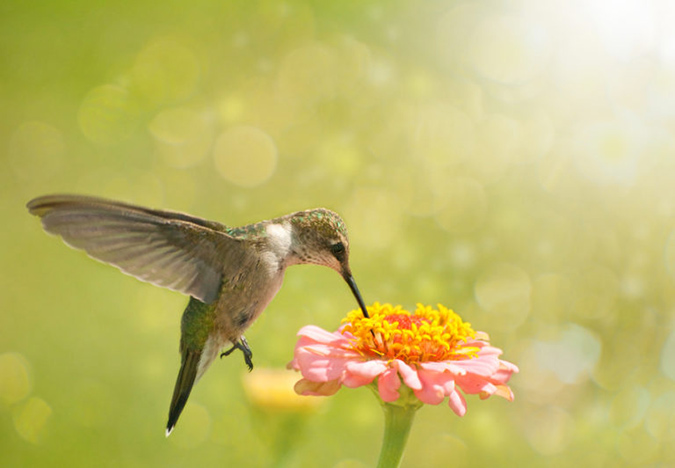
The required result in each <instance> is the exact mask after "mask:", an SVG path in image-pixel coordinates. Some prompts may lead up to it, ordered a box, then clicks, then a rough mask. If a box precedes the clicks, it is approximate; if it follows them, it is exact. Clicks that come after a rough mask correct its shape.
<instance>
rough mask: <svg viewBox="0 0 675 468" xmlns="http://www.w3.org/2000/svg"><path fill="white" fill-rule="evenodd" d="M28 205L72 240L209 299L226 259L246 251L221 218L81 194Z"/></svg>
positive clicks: (146, 277)
mask: <svg viewBox="0 0 675 468" xmlns="http://www.w3.org/2000/svg"><path fill="white" fill-rule="evenodd" d="M27 207H28V209H29V210H30V212H31V213H32V214H34V215H37V216H39V217H40V218H42V225H43V227H44V229H45V230H46V231H47V232H49V233H52V234H58V235H59V236H61V237H63V240H64V241H65V242H66V243H67V244H68V245H70V246H72V247H74V248H76V249H82V250H84V251H86V252H87V253H88V254H89V255H90V256H91V257H93V258H95V259H97V260H101V261H103V262H106V263H110V264H111V265H114V266H116V267H118V268H119V269H120V270H122V271H123V272H125V273H127V274H129V275H131V276H134V277H136V278H138V279H140V280H142V281H147V282H149V283H153V284H156V285H158V286H162V287H165V288H169V289H172V290H174V291H179V292H182V293H184V294H188V295H190V296H193V297H195V298H197V299H199V300H201V301H203V302H205V303H211V302H213V301H214V300H215V299H216V297H217V295H218V292H219V290H220V286H221V281H222V274H223V265H224V262H238V261H239V260H243V257H244V256H245V255H246V253H245V251H244V249H243V248H242V247H241V242H240V241H239V240H238V239H235V238H233V237H231V236H229V235H227V234H226V233H225V232H223V231H224V230H225V229H226V227H225V226H223V225H222V224H219V223H215V222H212V221H207V220H205V219H201V218H197V217H193V216H189V215H185V214H182V213H175V212H171V211H160V210H152V209H148V208H143V207H140V206H134V205H130V204H126V203H121V202H116V201H111V200H105V199H102V198H95V197H87V196H80V195H47V196H44V197H39V198H36V199H34V200H31V201H30V202H29V203H28V205H27ZM235 264H236V263H235Z"/></svg>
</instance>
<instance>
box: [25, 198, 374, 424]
mask: <svg viewBox="0 0 675 468" xmlns="http://www.w3.org/2000/svg"><path fill="white" fill-rule="evenodd" d="M27 208H28V210H29V211H30V213H31V214H33V215H36V216H39V217H40V218H41V220H42V226H43V228H44V229H45V231H47V232H48V233H51V234H56V235H59V236H61V237H62V238H63V240H64V241H65V242H66V244H68V245H70V246H71V247H73V248H75V249H81V250H84V251H85V252H86V253H87V254H88V255H89V256H91V257H93V258H94V259H97V260H100V261H102V262H105V263H109V264H111V265H113V266H115V267H117V268H119V269H120V270H121V271H122V272H124V273H126V274H128V275H131V276H134V277H136V278H138V279H139V280H141V281H145V282H148V283H152V284H155V285H157V286H161V287H165V288H168V289H171V290H174V291H178V292H181V293H183V294H186V295H188V296H190V298H189V301H188V304H187V307H186V309H185V311H184V312H183V316H182V320H181V337H180V353H181V366H180V370H179V372H178V378H177V379H176V385H175V387H174V392H173V397H172V399H171V405H170V407H169V418H168V422H167V426H166V436H167V437H168V436H169V434H171V432H172V431H173V429H174V427H175V425H176V422H177V421H178V418H179V416H180V414H181V412H182V411H183V408H184V407H185V404H186V403H187V400H188V397H189V396H190V392H191V391H192V387H193V385H194V384H195V383H196V382H197V381H198V380H199V379H200V378H201V377H202V375H204V372H206V370H207V369H208V368H209V366H210V365H211V364H212V363H213V361H214V360H215V358H216V356H218V354H219V353H221V351H222V350H223V349H225V348H228V349H227V350H226V351H224V352H222V353H221V354H220V357H223V356H227V355H229V354H231V353H232V352H233V351H235V350H240V351H241V352H242V353H243V355H244V361H245V363H246V365H247V366H248V368H249V371H250V370H252V369H253V361H252V357H253V353H252V351H251V348H250V347H249V345H248V342H247V341H246V338H245V337H244V332H245V330H246V329H247V328H248V327H249V326H250V325H251V324H252V323H253V322H254V321H255V320H256V319H257V318H258V316H259V315H260V314H261V313H262V311H263V310H265V308H266V307H267V305H268V304H269V303H270V301H271V300H272V299H273V298H274V296H275V295H276V294H277V292H279V289H280V288H281V285H282V282H283V278H284V273H285V271H286V268H288V267H289V266H291V265H298V264H315V265H323V266H327V267H329V268H331V269H333V270H335V271H337V272H338V273H339V274H340V275H341V276H342V278H344V280H345V281H346V282H347V284H348V285H349V288H350V289H351V292H352V293H353V294H354V297H355V298H356V301H357V303H358V305H359V307H360V308H361V310H362V311H363V314H364V316H366V317H368V311H367V310H366V306H365V303H364V302H363V298H362V297H361V293H360V292H359V289H358V287H357V286H356V282H355V280H354V277H353V276H352V272H351V269H350V267H349V240H348V237H347V228H346V226H345V224H344V222H343V221H342V219H341V218H340V216H339V215H338V214H337V213H335V212H333V211H330V210H328V209H325V208H316V209H311V210H305V211H298V212H295V213H291V214H287V215H285V216H281V217H278V218H274V219H271V220H265V221H260V222H258V223H254V224H249V225H246V226H241V227H228V226H225V225H223V224H220V223H218V222H215V221H208V220H206V219H202V218H198V217H195V216H191V215H188V214H183V213H179V212H174V211H165V210H156V209H150V208H144V207H141V206H135V205H131V204H128V203H123V202H119V201H113V200H107V199H103V198H97V197H90V196H83V195H61V194H58V195H46V196H42V197H38V198H35V199H33V200H31V201H30V202H28V204H27Z"/></svg>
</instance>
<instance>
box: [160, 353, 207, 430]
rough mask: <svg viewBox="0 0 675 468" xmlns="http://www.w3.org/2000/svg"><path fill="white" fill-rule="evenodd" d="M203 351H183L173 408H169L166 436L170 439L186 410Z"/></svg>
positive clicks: (172, 403)
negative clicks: (184, 409)
mask: <svg viewBox="0 0 675 468" xmlns="http://www.w3.org/2000/svg"><path fill="white" fill-rule="evenodd" d="M201 355H202V352H201V350H192V349H186V350H184V351H183V358H182V362H181V366H180V372H178V378H177V379H176V386H175V387H174V390H173V398H171V407H170V408H169V421H168V422H167V423H166V436H167V437H169V434H171V431H173V428H174V427H175V426H176V422H177V421H178V418H179V417H180V414H181V413H182V412H183V408H185V404H186V403H187V400H188V397H189V396H190V392H191V391H192V386H193V385H194V384H195V380H196V378H197V371H198V369H199V361H200V360H201Z"/></svg>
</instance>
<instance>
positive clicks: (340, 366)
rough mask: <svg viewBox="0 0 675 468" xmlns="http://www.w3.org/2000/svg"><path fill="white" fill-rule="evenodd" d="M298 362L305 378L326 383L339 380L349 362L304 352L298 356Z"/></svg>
mask: <svg viewBox="0 0 675 468" xmlns="http://www.w3.org/2000/svg"><path fill="white" fill-rule="evenodd" d="M296 362H297V364H298V368H299V370H300V372H301V373H302V376H303V377H304V378H306V379H309V380H313V381H315V382H326V381H328V380H335V379H339V378H340V377H341V376H342V373H343V371H344V367H345V365H346V364H347V362H349V360H348V359H344V358H342V359H340V358H331V357H327V356H318V355H316V354H312V353H307V352H302V353H297V354H296Z"/></svg>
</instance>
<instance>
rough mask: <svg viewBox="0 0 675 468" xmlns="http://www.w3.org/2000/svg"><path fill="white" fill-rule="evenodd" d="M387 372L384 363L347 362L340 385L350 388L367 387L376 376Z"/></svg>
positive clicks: (376, 361) (375, 361) (377, 361)
mask: <svg viewBox="0 0 675 468" xmlns="http://www.w3.org/2000/svg"><path fill="white" fill-rule="evenodd" d="M386 370H387V364H386V363H385V362H384V361H379V360H374V361H361V362H358V361H356V362H355V361H348V362H347V363H346V364H345V373H344V377H343V379H342V383H343V384H344V385H345V386H347V387H350V388H356V387H360V386H362V385H368V384H369V383H370V382H372V381H373V379H375V377H377V376H378V375H380V374H382V373H383V372H384V371H386Z"/></svg>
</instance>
